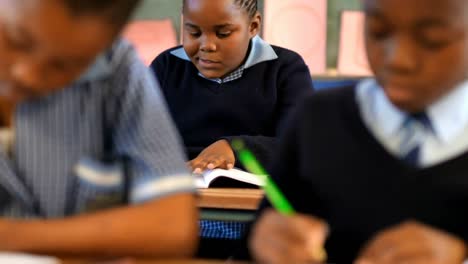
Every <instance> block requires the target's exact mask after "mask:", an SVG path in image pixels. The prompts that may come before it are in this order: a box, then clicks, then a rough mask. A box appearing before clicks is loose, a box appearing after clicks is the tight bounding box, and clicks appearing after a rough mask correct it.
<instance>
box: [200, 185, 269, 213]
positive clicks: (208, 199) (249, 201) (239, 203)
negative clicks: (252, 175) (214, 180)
mask: <svg viewBox="0 0 468 264" xmlns="http://www.w3.org/2000/svg"><path fill="white" fill-rule="evenodd" d="M198 194H199V200H198V207H200V208H217V209H237V210H256V209H257V207H258V204H259V203H260V201H261V200H262V198H263V190H261V189H234V188H207V189H198Z"/></svg>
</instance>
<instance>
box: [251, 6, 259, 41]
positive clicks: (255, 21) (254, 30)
mask: <svg viewBox="0 0 468 264" xmlns="http://www.w3.org/2000/svg"><path fill="white" fill-rule="evenodd" d="M261 26H262V15H260V12H258V11H257V12H256V13H255V15H254V16H253V17H252V19H251V20H250V27H249V33H250V37H254V36H255V35H257V34H258V33H260V29H261Z"/></svg>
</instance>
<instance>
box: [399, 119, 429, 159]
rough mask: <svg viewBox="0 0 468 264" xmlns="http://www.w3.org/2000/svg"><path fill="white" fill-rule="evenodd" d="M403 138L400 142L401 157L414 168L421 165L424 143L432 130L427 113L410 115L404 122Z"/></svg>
mask: <svg viewBox="0 0 468 264" xmlns="http://www.w3.org/2000/svg"><path fill="white" fill-rule="evenodd" d="M402 128H403V137H402V140H401V142H400V157H401V159H402V160H403V161H405V162H406V163H408V164H409V165H412V166H417V165H418V164H419V163H420V152H421V147H422V144H423V141H424V139H425V137H426V135H427V134H428V133H430V132H431V130H432V125H431V121H430V119H429V117H428V116H427V114H426V113H424V112H422V113H417V114H411V115H409V116H408V117H407V118H406V119H405V121H404V122H403V127H402Z"/></svg>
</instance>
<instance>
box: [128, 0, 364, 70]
mask: <svg viewBox="0 0 468 264" xmlns="http://www.w3.org/2000/svg"><path fill="white" fill-rule="evenodd" d="M212 1H216V0H212ZM263 1H264V0H259V5H260V9H261V10H263ZM275 1H288V0H275ZM310 1H314V0H310ZM359 2H360V0H328V29H327V30H328V32H327V45H328V46H327V66H328V67H331V68H335V67H336V64H337V53H338V44H339V43H338V40H339V25H340V20H339V17H340V12H341V11H342V10H358V9H359V8H360V5H359ZM181 5H182V0H143V2H142V4H141V6H140V7H139V9H138V10H137V12H136V15H135V19H162V18H170V19H171V20H172V21H173V24H174V27H175V28H176V30H177V32H178V31H179V27H180V9H181ZM177 35H179V32H178V34H177Z"/></svg>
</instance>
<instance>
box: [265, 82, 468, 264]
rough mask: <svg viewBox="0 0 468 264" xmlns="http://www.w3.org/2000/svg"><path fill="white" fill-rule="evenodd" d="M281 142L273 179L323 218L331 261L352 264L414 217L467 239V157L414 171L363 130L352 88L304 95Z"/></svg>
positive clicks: (301, 207) (299, 205) (296, 202)
mask: <svg viewBox="0 0 468 264" xmlns="http://www.w3.org/2000/svg"><path fill="white" fill-rule="evenodd" d="M289 124H290V126H289V127H288V129H287V130H286V132H285V135H284V136H283V137H282V141H281V145H280V149H279V155H278V157H277V159H276V160H275V162H274V168H273V170H272V175H273V177H274V178H275V179H276V180H277V181H278V183H279V186H280V188H281V189H282V190H283V191H284V192H285V194H286V196H287V198H288V199H290V200H291V201H292V203H293V205H294V207H295V208H296V209H297V210H298V211H299V212H302V213H306V214H311V215H315V216H318V217H321V218H323V219H325V220H326V221H327V222H328V223H329V225H330V228H331V229H330V236H329V239H328V241H327V244H326V248H327V251H328V253H329V262H330V263H352V261H353V260H354V259H355V257H356V256H357V254H358V252H359V250H360V248H361V247H362V246H363V245H364V243H365V242H366V241H368V239H370V238H371V237H372V236H373V235H375V234H376V232H378V231H380V230H382V229H384V228H386V227H389V226H392V225H395V224H398V223H401V222H402V221H405V220H410V219H414V220H417V221H421V222H423V223H426V224H428V225H432V226H434V227H436V228H440V229H442V230H446V231H448V232H451V233H453V234H455V235H457V236H459V237H461V238H463V239H464V240H465V241H468V153H467V152H465V153H463V154H461V155H459V156H457V157H455V158H452V159H450V160H447V161H444V162H441V163H439V164H437V165H434V166H430V167H426V168H422V169H417V168H412V167H410V166H408V165H406V164H405V163H404V162H402V161H400V160H399V159H398V158H396V157H394V156H393V155H391V154H390V153H389V152H387V151H386V150H385V149H384V147H383V146H382V145H381V144H380V143H379V142H378V141H377V140H376V138H375V137H374V136H373V135H372V134H371V132H370V131H369V130H368V129H367V127H366V126H365V124H364V123H363V120H362V118H361V114H360V110H359V107H358V105H357V103H356V100H355V88H354V87H348V88H343V89H336V90H329V91H323V92H318V93H316V94H315V95H313V96H311V97H308V98H307V99H306V100H305V103H304V104H303V105H302V106H301V107H300V108H299V109H298V111H296V112H295V113H294V115H293V118H292V119H291V120H290V122H289Z"/></svg>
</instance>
